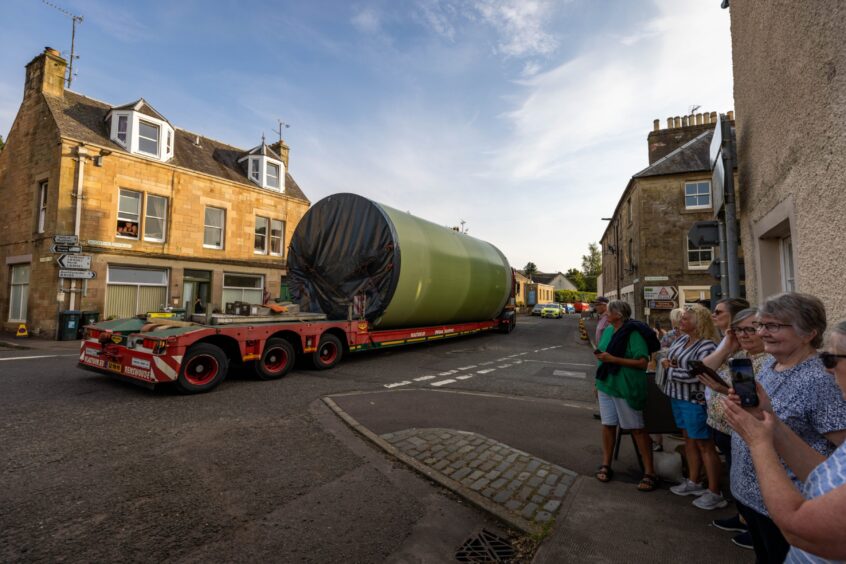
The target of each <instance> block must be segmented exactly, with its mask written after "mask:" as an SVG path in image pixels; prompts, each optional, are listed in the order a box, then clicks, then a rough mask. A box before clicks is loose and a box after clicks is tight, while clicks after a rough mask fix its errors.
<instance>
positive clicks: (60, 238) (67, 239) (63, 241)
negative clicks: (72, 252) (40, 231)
mask: <svg viewBox="0 0 846 564" xmlns="http://www.w3.org/2000/svg"><path fill="white" fill-rule="evenodd" d="M53 242H54V243H56V244H57V245H78V244H79V237H77V236H76V235H53Z"/></svg>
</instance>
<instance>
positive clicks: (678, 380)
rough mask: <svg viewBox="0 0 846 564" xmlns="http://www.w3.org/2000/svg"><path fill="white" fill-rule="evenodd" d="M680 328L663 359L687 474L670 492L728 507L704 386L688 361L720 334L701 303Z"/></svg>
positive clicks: (703, 352) (706, 350)
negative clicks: (705, 481)
mask: <svg viewBox="0 0 846 564" xmlns="http://www.w3.org/2000/svg"><path fill="white" fill-rule="evenodd" d="M679 330H680V331H681V333H682V336H681V337H679V339H678V340H676V341H675V342H674V343H673V345H672V346H671V347H670V350H669V351H668V352H667V358H665V359H664V360H663V361H661V362H662V363H663V366H664V370H666V371H667V381H666V383H665V384H664V393H665V394H666V395H668V396H669V397H670V402H671V405H672V408H673V417H674V418H675V420H676V425H677V426H678V427H679V428H680V429H681V430H682V436H683V437H684V450H685V456H686V458H687V467H688V477H687V479H685V480H684V481H683V482H682V483H680V484H678V485H676V486H673V487H672V488H670V491H671V492H673V493H674V494H676V495H693V496H699V497H700V499H696V500H694V504H695V505H696V506H697V507H700V508H702V509H716V508H718V507H725V506H726V505H727V504H728V502H726V500H725V498H723V495H722V492H721V491H720V457H719V456H718V455H717V449H716V448H715V447H714V440H713V438H712V436H711V430H710V429H709V428H708V425H707V424H706V422H707V419H708V414H707V411H706V409H705V386H703V385H702V383H701V382H700V381H699V378H698V377H697V376H696V374H695V373H693V372H691V370H690V368H691V365H690V364H689V363H690V361H701V360H702V359H704V358H705V357H707V356H708V355H709V354H711V353H712V352H714V350H715V349H716V348H717V343H716V341H718V340H719V338H720V337H719V334H718V333H717V330H716V328H715V327H714V323H713V321H712V320H711V312H709V311H708V310H707V309H705V308H704V307H702V306H700V305H695V306H693V307H691V308H690V309H688V310H687V311H685V312H684V314H682V317H681V321H680V322H679ZM703 465H704V466H705V474H706V475H707V476H708V486H707V487H705V486H703V485H702V484H701V483H700V482H699V481H698V480H699V473H700V470H701V469H702V466H703Z"/></svg>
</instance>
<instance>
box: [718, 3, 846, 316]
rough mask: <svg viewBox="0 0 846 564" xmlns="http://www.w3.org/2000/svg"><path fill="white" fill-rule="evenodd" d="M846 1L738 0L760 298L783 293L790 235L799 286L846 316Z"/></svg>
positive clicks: (751, 277)
mask: <svg viewBox="0 0 846 564" xmlns="http://www.w3.org/2000/svg"><path fill="white" fill-rule="evenodd" d="M844 29H846V4H844V3H843V2H840V1H839V0H824V1H820V2H787V1H779V2H771V1H766V0H732V3H731V35H732V56H733V67H734V97H735V108H736V110H737V138H738V161H739V163H738V166H739V177H740V182H741V184H742V185H743V186H744V190H743V192H742V193H741V205H742V207H743V209H744V210H745V211H744V212H743V213H742V214H741V234H742V244H743V249H744V252H745V253H746V255H747V256H748V257H750V259H749V260H747V261H746V277H747V292H748V294H749V297H750V299H751V300H752V301H759V300H761V299H763V298H764V297H766V296H768V295H770V294H772V293H775V292H778V291H781V289H782V284H781V280H780V276H781V268H780V265H781V261H780V253H779V249H778V248H777V247H778V240H779V239H780V238H781V237H783V236H784V235H786V234H789V235H790V236H791V238H792V245H793V246H792V251H793V257H794V264H795V284H796V289H797V290H798V291H801V292H807V293H810V294H814V295H816V296H818V297H820V298H821V299H822V300H823V301H824V302H825V304H826V307H827V309H828V314H829V320H830V321H832V322H833V321H836V320H838V319H843V318H844V317H846V297H844V280H846V245H844V244H843V234H844V233H846V212H844V210H846V190H844V189H843V178H844V176H846V126H844V124H846V49H844V48H843V30H844Z"/></svg>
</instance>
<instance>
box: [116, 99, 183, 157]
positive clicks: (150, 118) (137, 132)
mask: <svg viewBox="0 0 846 564" xmlns="http://www.w3.org/2000/svg"><path fill="white" fill-rule="evenodd" d="M106 121H107V123H108V125H109V134H110V135H109V137H110V138H111V139H112V141H114V142H115V143H117V144H118V145H121V146H122V147H124V148H125V149H126V150H127V151H129V152H130V153H136V154H139V155H143V156H145V157H152V158H154V159H158V160H160V161H165V162H166V161H169V160H170V159H172V158H173V140H174V130H173V126H171V125H170V123H169V122H168V121H167V120H166V119H165V118H164V116H162V115H161V114H159V113H158V112H157V111H156V110H154V109H153V108H152V107H151V106H150V105H149V104H147V102H145V101H144V100H143V99H142V100H138V101H137V102H134V103H132V104H127V105H125V106H120V107H117V108H112V110H111V111H110V112H109V114H108V115H107V116H106Z"/></svg>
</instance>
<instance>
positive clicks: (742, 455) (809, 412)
mask: <svg viewBox="0 0 846 564" xmlns="http://www.w3.org/2000/svg"><path fill="white" fill-rule="evenodd" d="M756 328H757V333H758V335H759V336H760V337H761V339H762V340H763V342H764V350H765V351H766V352H768V353H769V354H771V355H772V356H773V360H771V361H769V362H767V363H765V365H764V368H763V369H762V370H761V371H760V373H759V374H758V375H757V376H758V385H757V395H758V400H759V405H758V407H756V408H749V409H748V410H745V409H743V408H741V407H740V406H739V402H740V398H739V397H738V396H737V395H735V394H732V395H731V396H730V399H731V400H732V401H724V404H725V406H726V411H727V413H726V415H727V418H728V421H729V423H731V425H732V427H733V428H734V430H735V433H734V435H733V436H732V455H733V461H732V467H731V491H732V493H733V494H734V497H735V499H736V500H737V503H738V509H739V510H740V514H741V515H743V517H744V518H745V519H746V522H747V524H748V525H749V532H750V533H751V534H752V544H753V546H754V548H755V556H756V558H757V560H758V562H782V561H784V559H785V557H786V556H787V553H788V550H789V549H790V545H789V544H788V540H787V539H786V538H785V535H784V534H782V531H781V530H780V528H779V526H781V527H784V528H785V531H787V533H788V535H789V537H790V540H791V541H793V542H796V543H797V546H798V548H800V549H803V550H804V549H809V548H810V549H813V550H817V551H818V552H815V554H821V555H823V556H825V557H827V558H831V557H832V556H829V554H833V553H832V552H827V550H828V549H829V548H830V547H836V546H840V547H841V548H842V547H844V546H846V545H844V536H846V535H843V531H844V530H846V529H844V528H843V525H842V524H841V526H840V528H839V529H834V530H835V531H837V533H838V535H837V541H832V542H831V544H830V545H826V546H819V545H817V544H815V543H814V542H807V541H808V539H811V540H812V541H813V540H814V539H818V538H820V537H819V536H818V532H817V531H818V529H819V527H821V526H822V525H820V521H819V520H818V521H814V526H813V527H812V526H811V522H810V521H807V522H805V521H803V519H804V516H801V515H799V514H794V515H793V516H792V517H790V518H786V519H784V520H782V522H781V523H779V522H778V521H779V519H782V518H783V517H784V513H783V512H785V511H787V512H789V510H786V509H784V508H785V507H791V508H794V509H795V507H797V506H796V505H795V500H796V498H795V497H793V496H792V495H787V496H786V497H779V496H778V495H776V496H773V494H772V493H770V495H769V496H767V494H766V492H767V491H769V492H772V491H773V489H772V485H773V483H780V484H781V488H782V489H780V490H779V491H780V492H781V493H785V491H790V490H785V489H784V488H783V486H784V481H783V480H781V481H779V480H775V482H774V477H773V470H772V469H773V466H776V467H778V471H779V472H781V473H782V474H784V469H783V467H782V466H781V464H780V463H779V462H778V459H777V458H775V462H773V460H772V458H774V457H775V456H776V455H775V454H770V451H771V450H772V448H775V449H777V451H778V454H779V455H781V456H782V458H783V459H784V460H785V462H787V464H788V466H790V470H791V471H792V472H791V473H790V474H784V477H785V479H788V478H787V477H788V476H789V479H790V480H792V486H791V487H792V488H793V491H794V492H795V493H796V494H798V493H799V492H798V491H797V490H801V489H803V488H808V487H810V488H812V491H811V492H810V493H814V492H819V491H822V490H821V489H820V487H819V486H820V484H819V483H818V481H819V480H817V482H812V481H811V478H813V476H811V471H812V470H813V469H814V467H815V466H817V465H818V464H820V463H821V462H822V461H823V460H824V459H825V458H826V457H828V456H830V455H831V454H832V453H833V452H834V449H835V448H836V447H837V446H838V445H841V444H843V441H844V439H846V400H844V398H843V396H842V394H841V393H840V390H838V388H837V385H836V384H835V383H834V381H833V380H832V378H831V376H830V375H829V374H828V373H827V372H826V368H825V366H824V365H823V361H822V360H821V359H820V357H819V355H818V353H817V348H818V347H819V346H820V345H822V339H823V333H824V332H825V328H826V316H825V307H824V306H823V304H822V302H821V301H820V300H819V299H817V298H815V297H814V296H809V295H807V294H798V293H788V294H781V295H778V296H775V297H773V298H770V299H768V300H767V301H765V302H764V303H763V304H762V305H761V307H760V308H759V309H758V319H757V323H756ZM827 358H830V357H827ZM828 362H829V363H830V361H828ZM735 401H736V402H737V405H735ZM765 412H766V413H765ZM746 415H748V416H749V417H751V418H753V419H756V420H761V421H763V423H762V424H763V425H764V427H765V428H768V429H770V434H771V437H770V439H769V441H770V446H769V447H767V446H766V444H765V443H764V442H761V438H760V436H759V434H756V433H755V432H753V431H754V430H755V429H760V428H759V427H756V426H754V424H753V423H752V422H751V421H750V419H749V418H744V416H746ZM777 419H778V420H780V422H778V423H776V420H777ZM797 453H798V454H797ZM835 460H839V459H835ZM802 482H805V484H804V485H803V483H802ZM840 495H842V493H841V494H840ZM800 497H801V495H800ZM791 499H792V500H793V502H791V501H790V500H791ZM791 503H793V505H791ZM785 504H787V505H785ZM801 506H802V507H804V504H801ZM809 507H812V506H809ZM773 508H774V509H773ZM768 509H771V510H773V511H774V513H773V516H774V517H776V521H774V520H773V518H772V517H771V514H770V512H769V511H768ZM817 518H818V519H819V516H818V517H817ZM825 519H829V520H831V519H835V520H837V519H840V521H837V522H838V523H842V522H843V511H841V512H840V515H839V516H838V515H835V514H833V513H828V512H826V513H824V519H823V520H825ZM796 527H798V529H796ZM809 527H811V528H810V529H809ZM794 530H799V531H800V533H801V535H800V536H799V537H793V536H792V535H793V534H794V532H793V531H794ZM821 530H825V531H828V530H829V528H828V525H826V526H824V527H822V529H821ZM803 535H804V536H803ZM808 535H810V536H808ZM814 535H817V536H814ZM796 539H802V540H801V542H800V541H798V540H796ZM823 549H825V550H823ZM813 550H811V552H813ZM820 551H822V552H820ZM838 554H840V556H837V557H838V558H843V557H846V552H840V553H838ZM795 557H796V558H800V557H801V555H798V554H797V555H795ZM795 561H801V560H795Z"/></svg>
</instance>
